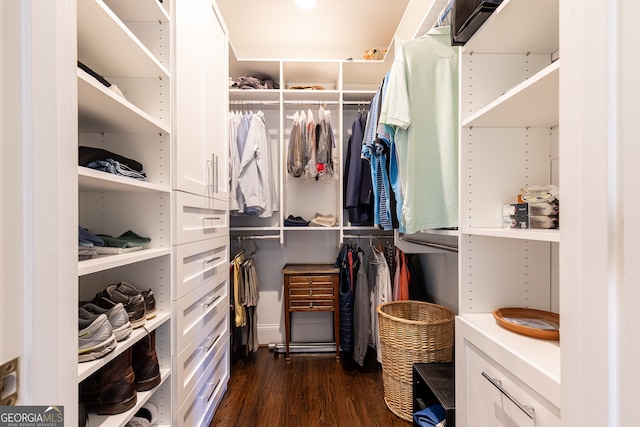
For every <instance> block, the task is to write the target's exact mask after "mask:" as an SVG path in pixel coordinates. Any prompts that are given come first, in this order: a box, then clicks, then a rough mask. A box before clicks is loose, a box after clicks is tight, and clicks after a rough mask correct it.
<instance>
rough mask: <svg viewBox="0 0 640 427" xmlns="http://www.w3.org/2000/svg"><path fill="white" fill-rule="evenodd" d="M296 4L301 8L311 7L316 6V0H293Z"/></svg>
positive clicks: (307, 8)
mask: <svg viewBox="0 0 640 427" xmlns="http://www.w3.org/2000/svg"><path fill="white" fill-rule="evenodd" d="M295 2H296V6H298V7H299V8H300V9H303V10H309V9H313V8H314V7H315V6H316V0H295Z"/></svg>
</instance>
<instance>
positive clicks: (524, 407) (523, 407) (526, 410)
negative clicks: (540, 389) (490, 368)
mask: <svg viewBox="0 0 640 427" xmlns="http://www.w3.org/2000/svg"><path fill="white" fill-rule="evenodd" d="M482 376H483V377H485V378H486V379H487V380H488V381H489V382H490V383H491V384H493V386H494V387H495V388H497V389H498V390H499V391H500V393H502V394H504V395H505V396H506V397H507V399H509V400H510V401H512V402H513V403H514V404H515V405H516V406H517V407H518V408H519V409H520V410H521V411H522V412H524V413H525V415H526V416H527V417H529V418H531V419H533V415H534V409H533V407H531V406H527V405H523V404H522V403H520V402H518V400H517V399H516V398H515V397H513V396H512V395H511V393H509V392H508V391H507V390H505V389H504V388H502V384H501V381H500V380H499V379H496V378H491V377H490V376H489V375H488V374H487V373H486V372H483V373H482Z"/></svg>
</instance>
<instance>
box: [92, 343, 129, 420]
mask: <svg viewBox="0 0 640 427" xmlns="http://www.w3.org/2000/svg"><path fill="white" fill-rule="evenodd" d="M131 354H132V352H131V349H130V348H129V349H127V350H126V351H125V352H124V353H122V354H121V355H119V356H118V357H116V358H115V359H113V360H112V361H111V362H109V363H107V364H106V365H105V366H104V367H103V368H102V369H100V370H99V371H98V372H96V373H95V374H93V375H91V376H90V377H89V378H87V379H86V380H84V381H83V382H81V383H80V400H81V401H82V402H84V404H85V405H86V407H87V411H89V412H97V413H98V414H100V415H115V414H120V413H122V412H126V411H128V410H129V409H131V408H133V407H134V406H135V405H136V402H137V397H138V395H137V393H136V384H135V377H134V374H133V369H132V368H131Z"/></svg>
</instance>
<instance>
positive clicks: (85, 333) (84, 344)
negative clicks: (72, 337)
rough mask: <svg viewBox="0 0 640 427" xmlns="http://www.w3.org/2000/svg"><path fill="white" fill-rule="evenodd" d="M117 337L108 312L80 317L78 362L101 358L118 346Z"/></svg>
mask: <svg viewBox="0 0 640 427" xmlns="http://www.w3.org/2000/svg"><path fill="white" fill-rule="evenodd" d="M116 345H117V342H116V337H115V335H114V334H113V327H112V326H111V323H109V319H108V318H107V316H106V314H99V315H97V316H95V317H92V318H90V319H85V318H82V315H80V316H79V318H78V362H88V361H90V360H95V359H100V358H102V357H104V356H106V355H107V354H109V353H111V352H112V351H113V350H114V349H115V348H116Z"/></svg>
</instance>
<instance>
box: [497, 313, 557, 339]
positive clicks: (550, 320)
mask: <svg viewBox="0 0 640 427" xmlns="http://www.w3.org/2000/svg"><path fill="white" fill-rule="evenodd" d="M493 317H494V318H495V319H496V322H498V324H499V325H500V326H502V327H503V328H505V329H508V330H510V331H512V332H516V333H518V334H521V335H526V336H529V337H533V338H541V339H544V340H554V341H559V340H560V315H559V314H557V313H552V312H550V311H543V310H535V309H532V308H516V307H506V308H497V309H495V310H494V311H493Z"/></svg>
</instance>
